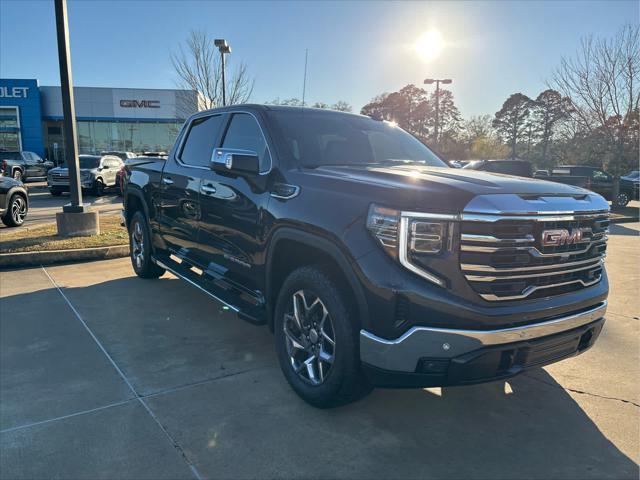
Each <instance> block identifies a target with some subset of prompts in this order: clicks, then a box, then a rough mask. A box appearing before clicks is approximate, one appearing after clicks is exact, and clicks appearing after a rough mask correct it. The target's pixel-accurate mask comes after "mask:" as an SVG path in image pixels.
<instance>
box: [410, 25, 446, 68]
mask: <svg viewBox="0 0 640 480" xmlns="http://www.w3.org/2000/svg"><path fill="white" fill-rule="evenodd" d="M414 48H415V50H416V52H417V53H418V55H420V57H421V58H422V59H423V60H424V61H425V62H430V61H432V60H435V59H436V58H438V57H439V56H440V53H442V49H443V48H444V39H443V38H442V34H441V33H440V32H439V31H438V30H427V31H426V32H424V33H423V34H422V35H420V36H419V37H418V40H416V43H415V44H414Z"/></svg>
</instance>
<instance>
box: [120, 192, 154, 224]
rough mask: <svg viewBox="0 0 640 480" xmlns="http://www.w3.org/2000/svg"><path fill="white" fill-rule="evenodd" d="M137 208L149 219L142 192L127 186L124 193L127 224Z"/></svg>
mask: <svg viewBox="0 0 640 480" xmlns="http://www.w3.org/2000/svg"><path fill="white" fill-rule="evenodd" d="M138 210H142V212H143V213H144V215H145V217H147V220H148V219H149V207H148V206H147V202H146V201H145V198H144V195H143V194H142V192H140V191H139V190H135V189H131V188H127V189H126V191H125V195H124V213H125V220H126V222H127V226H128V225H129V222H131V217H132V216H133V214H134V213H135V212H136V211H138Z"/></svg>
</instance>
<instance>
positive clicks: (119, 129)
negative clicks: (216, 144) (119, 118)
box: [44, 121, 182, 163]
mask: <svg viewBox="0 0 640 480" xmlns="http://www.w3.org/2000/svg"><path fill="white" fill-rule="evenodd" d="M181 127H182V122H116V121H114V122H86V121H79V122H78V125H77V134H78V153H81V154H82V153H86V154H94V155H95V154H99V153H100V152H102V151H105V150H119V151H127V152H136V153H142V152H145V151H164V152H168V151H169V150H170V149H171V147H172V146H173V143H174V142H175V140H176V137H177V136H178V132H179V131H180V128H181ZM44 131H45V144H46V150H47V152H48V156H49V157H50V158H51V159H56V158H57V159H58V161H57V162H59V161H62V160H64V144H63V135H62V122H60V121H49V122H45V125H44ZM55 144H57V149H56V148H55ZM54 161H55V160H54ZM57 162H56V163H57Z"/></svg>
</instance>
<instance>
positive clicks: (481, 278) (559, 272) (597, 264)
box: [465, 259, 604, 282]
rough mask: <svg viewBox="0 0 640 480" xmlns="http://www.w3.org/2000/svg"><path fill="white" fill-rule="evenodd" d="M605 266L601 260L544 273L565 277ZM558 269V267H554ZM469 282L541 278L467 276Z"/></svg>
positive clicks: (538, 275)
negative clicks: (568, 274) (567, 274)
mask: <svg viewBox="0 0 640 480" xmlns="http://www.w3.org/2000/svg"><path fill="white" fill-rule="evenodd" d="M603 264H604V260H602V259H599V260H597V261H596V262H595V263H591V264H589V265H583V266H581V267H578V268H572V269H569V270H557V271H553V272H544V275H545V276H554V275H563V274H565V273H573V272H581V271H582V270H591V269H592V268H595V267H600V266H602V265H603ZM553 266H554V267H556V266H557V265H553ZM465 277H466V278H467V280H470V281H472V282H495V281H497V280H513V279H518V278H538V277H540V274H539V273H528V274H520V275H503V276H487V275H465Z"/></svg>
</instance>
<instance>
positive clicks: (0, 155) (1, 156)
mask: <svg viewBox="0 0 640 480" xmlns="http://www.w3.org/2000/svg"><path fill="white" fill-rule="evenodd" d="M0 160H20V152H0Z"/></svg>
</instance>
